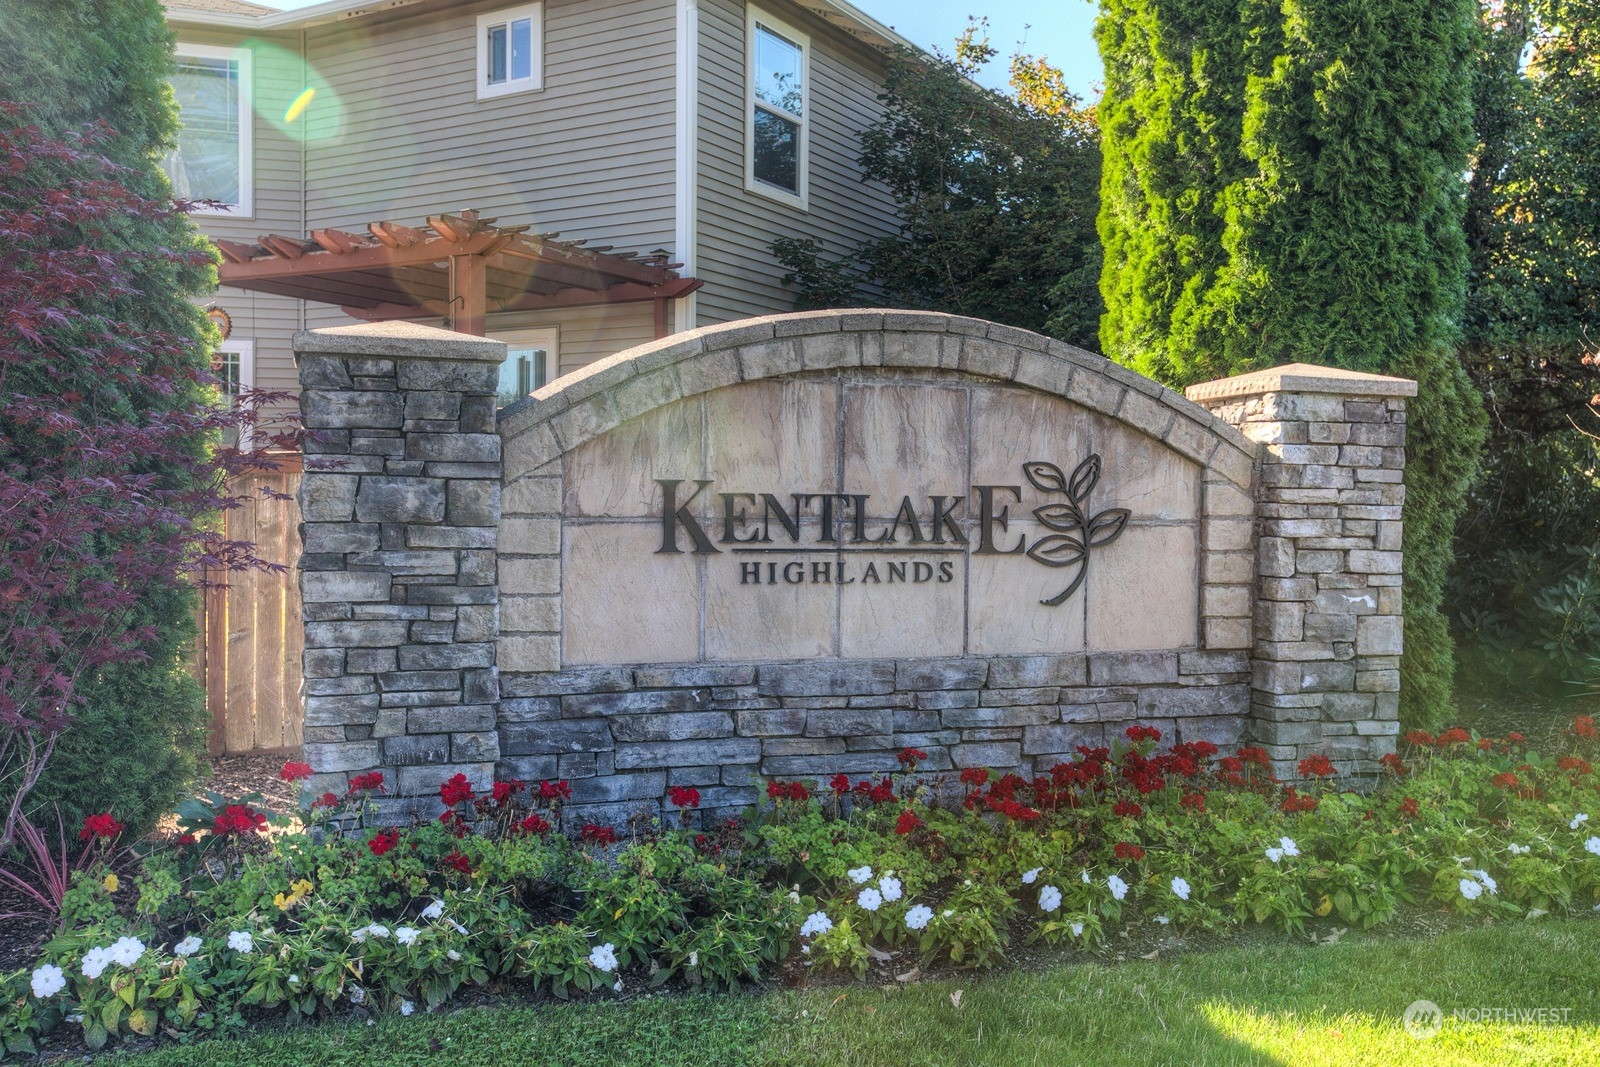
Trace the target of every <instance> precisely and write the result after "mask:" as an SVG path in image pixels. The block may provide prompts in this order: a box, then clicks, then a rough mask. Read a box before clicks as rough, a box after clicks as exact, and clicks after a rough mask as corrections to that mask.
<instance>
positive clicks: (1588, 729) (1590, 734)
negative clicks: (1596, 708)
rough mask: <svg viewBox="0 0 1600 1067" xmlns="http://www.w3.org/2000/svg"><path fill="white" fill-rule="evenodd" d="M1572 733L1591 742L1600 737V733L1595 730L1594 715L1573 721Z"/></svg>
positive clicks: (1579, 717) (1583, 716) (1582, 716)
mask: <svg viewBox="0 0 1600 1067" xmlns="http://www.w3.org/2000/svg"><path fill="white" fill-rule="evenodd" d="M1572 732H1573V733H1575V734H1577V735H1578V736H1579V737H1587V738H1589V739H1590V740H1591V741H1592V740H1594V739H1595V738H1596V737H1600V731H1597V730H1595V727H1594V716H1593V715H1579V716H1578V717H1577V718H1576V719H1573V720H1572Z"/></svg>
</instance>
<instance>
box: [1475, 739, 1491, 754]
mask: <svg viewBox="0 0 1600 1067" xmlns="http://www.w3.org/2000/svg"><path fill="white" fill-rule="evenodd" d="M1493 747H1494V738H1492V737H1480V738H1478V751H1479V752H1487V751H1489V750H1490V749H1491V748H1493Z"/></svg>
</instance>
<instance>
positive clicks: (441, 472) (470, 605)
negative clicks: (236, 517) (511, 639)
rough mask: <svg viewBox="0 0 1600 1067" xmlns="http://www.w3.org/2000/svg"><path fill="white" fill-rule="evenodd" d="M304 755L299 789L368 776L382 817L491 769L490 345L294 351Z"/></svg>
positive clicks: (391, 341) (307, 339)
mask: <svg viewBox="0 0 1600 1067" xmlns="http://www.w3.org/2000/svg"><path fill="white" fill-rule="evenodd" d="M294 351H295V357H296V359H297V361H298V362H299V366H300V387H301V396H300V406H301V412H302V415H303V417H304V420H305V428H306V430H308V431H309V432H310V433H311V435H312V436H311V439H310V440H309V441H308V442H307V444H306V446H305V473H304V476H303V478H302V481H301V485H300V508H301V518H302V520H303V523H302V525H301V534H302V537H303V539H304V552H303V554H302V556H301V561H300V568H301V574H300V590H301V598H302V600H303V602H304V615H305V652H304V668H305V686H304V699H305V727H304V729H305V734H304V751H305V757H306V760H307V761H308V762H309V763H310V764H311V765H312V766H313V767H314V768H315V769H316V771H317V774H316V776H315V777H314V778H313V779H312V780H311V782H310V788H311V790H312V792H314V793H321V792H324V791H328V790H331V791H334V792H340V793H342V792H343V791H344V789H345V788H346V786H347V784H348V779H349V777H350V776H351V775H352V774H356V773H360V772H365V771H373V770H381V771H383V773H384V778H385V783H386V787H387V790H388V792H389V793H390V794H391V795H393V796H395V797H408V798H412V799H408V800H399V799H392V800H389V801H387V802H386V803H387V804H388V805H390V809H391V810H390V811H389V812H388V813H387V814H388V816H389V817H390V818H391V819H402V818H405V817H408V816H410V815H412V814H431V813H424V812H418V811H414V810H413V809H414V808H415V807H416V806H417V804H419V803H422V802H419V801H418V800H416V799H415V798H418V797H428V796H432V795H436V794H437V792H438V788H439V783H440V782H441V781H442V780H443V779H444V778H447V777H449V776H451V775H453V774H456V773H458V772H459V773H463V774H465V775H466V776H467V777H468V778H469V779H471V780H472V781H473V783H474V784H475V785H476V786H477V787H479V788H486V787H487V786H488V785H489V783H490V781H491V780H492V777H493V771H494V766H495V762H496V761H497V760H498V759H499V756H500V747H499V736H498V734H497V732H496V719H497V717H498V709H499V678H498V676H497V673H496V668H495V640H496V637H497V635H498V629H499V619H498V600H499V594H498V588H497V586H496V564H495V556H496V542H497V537H498V527H499V521H500V473H501V463H500V437H499V435H498V434H497V433H496V431H495V387H496V383H497V380H498V376H499V366H500V364H501V362H502V361H503V360H504V358H505V353H506V347H505V345H504V344H503V343H501V342H499V341H490V340H486V339H484V338H479V337H468V336H465V335H463V334H457V333H450V332H448V331H445V330H438V329H433V328H431V327H426V326H417V325H411V324H408V323H380V324H376V325H364V326H352V327H338V328H334V329H323V330H307V331H304V332H302V333H299V334H297V335H296V336H295V338H294Z"/></svg>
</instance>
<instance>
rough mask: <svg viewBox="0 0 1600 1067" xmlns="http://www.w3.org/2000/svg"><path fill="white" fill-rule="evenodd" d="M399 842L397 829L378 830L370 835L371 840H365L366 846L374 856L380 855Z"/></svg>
mask: <svg viewBox="0 0 1600 1067" xmlns="http://www.w3.org/2000/svg"><path fill="white" fill-rule="evenodd" d="M399 843H400V831H399V830H379V831H378V832H377V833H375V834H373V835H372V840H371V841H368V842H367V847H368V848H370V849H371V850H372V854H373V855H374V856H381V855H383V854H384V853H386V852H388V851H390V850H391V849H393V848H394V846H396V845H398V844H399Z"/></svg>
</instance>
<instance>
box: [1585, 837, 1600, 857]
mask: <svg viewBox="0 0 1600 1067" xmlns="http://www.w3.org/2000/svg"><path fill="white" fill-rule="evenodd" d="M1583 847H1584V849H1585V850H1586V851H1589V852H1593V853H1594V854H1595V855H1596V856H1600V837H1591V838H1589V840H1587V841H1585V842H1584V843H1583Z"/></svg>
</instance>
